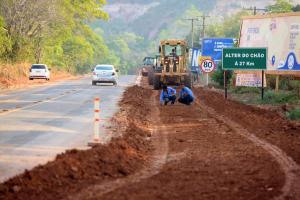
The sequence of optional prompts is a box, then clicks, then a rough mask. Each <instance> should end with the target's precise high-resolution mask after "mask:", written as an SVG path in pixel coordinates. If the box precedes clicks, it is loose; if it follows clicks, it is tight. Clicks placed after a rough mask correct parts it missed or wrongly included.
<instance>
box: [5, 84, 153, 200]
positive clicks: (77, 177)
mask: <svg viewBox="0 0 300 200" xmlns="http://www.w3.org/2000/svg"><path fill="white" fill-rule="evenodd" d="M133 94H135V95H134V96H133ZM148 95H149V91H148V90H143V89H142V88H139V87H132V88H130V89H128V90H127V91H126V92H125V94H124V98H123V100H122V101H121V103H120V104H121V107H122V109H121V111H120V112H119V113H118V114H117V115H116V117H115V118H114V119H113V123H114V124H115V125H114V129H115V130H118V133H114V134H117V135H122V137H118V138H114V139H113V140H112V141H111V142H110V143H109V144H108V145H100V146H97V147H94V148H92V149H90V150H87V151H79V150H71V151H67V152H66V153H64V154H61V155H58V156H57V158H56V159H55V161H53V162H49V163H48V164H46V165H43V166H38V167H36V168H34V169H33V170H31V171H26V172H25V173H23V174H21V175H19V176H17V177H14V178H12V179H10V180H8V181H7V182H5V183H3V184H1V185H0V199H14V200H15V199H22V200H24V199H43V200H44V199H61V198H66V197H67V196H68V195H70V194H72V193H73V192H79V191H80V190H81V189H83V188H85V187H87V186H89V185H93V184H100V183H102V182H105V181H109V180H112V179H117V178H122V177H126V176H128V175H130V174H132V173H134V172H136V171H137V170H139V169H141V168H142V167H143V166H144V165H145V163H146V161H147V159H148V154H149V152H150V150H151V143H150V142H149V140H146V138H147V137H148V136H149V131H147V128H145V129H142V128H141V127H147V126H148V124H149V122H148V119H147V115H148V113H149V111H150V108H149V105H147V104H145V103H144V101H143V98H146V97H147V96H148Z"/></svg>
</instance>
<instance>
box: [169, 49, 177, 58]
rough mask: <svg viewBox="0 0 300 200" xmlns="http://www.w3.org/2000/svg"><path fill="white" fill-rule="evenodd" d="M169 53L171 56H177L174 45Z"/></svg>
mask: <svg viewBox="0 0 300 200" xmlns="http://www.w3.org/2000/svg"><path fill="white" fill-rule="evenodd" d="M170 55H171V56H173V57H177V53H176V47H175V48H174V49H172V52H171V53H170Z"/></svg>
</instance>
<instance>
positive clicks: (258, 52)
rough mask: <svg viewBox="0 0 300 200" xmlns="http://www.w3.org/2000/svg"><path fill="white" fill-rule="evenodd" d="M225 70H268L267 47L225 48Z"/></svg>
mask: <svg viewBox="0 0 300 200" xmlns="http://www.w3.org/2000/svg"><path fill="white" fill-rule="evenodd" d="M222 57H223V59H222V61H223V69H224V70H266V69H267V57H268V56H267V49H266V48H224V49H223V55H222Z"/></svg>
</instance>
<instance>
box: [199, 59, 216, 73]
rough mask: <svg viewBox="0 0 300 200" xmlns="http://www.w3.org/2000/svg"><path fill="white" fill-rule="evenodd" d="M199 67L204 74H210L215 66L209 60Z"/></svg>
mask: <svg viewBox="0 0 300 200" xmlns="http://www.w3.org/2000/svg"><path fill="white" fill-rule="evenodd" d="M200 67H201V70H202V71H203V72H204V73H210V72H212V71H214V70H215V69H216V65H215V63H214V61H212V60H211V59H205V60H203V61H202V63H201V65H200Z"/></svg>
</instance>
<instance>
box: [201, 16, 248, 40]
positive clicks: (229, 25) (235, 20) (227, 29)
mask: <svg viewBox="0 0 300 200" xmlns="http://www.w3.org/2000/svg"><path fill="white" fill-rule="evenodd" d="M247 15H249V12H246V11H241V12H238V13H237V14H235V15H232V16H230V17H227V18H225V19H224V21H223V22H222V23H211V25H209V26H208V29H207V32H206V34H207V35H208V36H209V37H229V38H238V37H239V34H240V26H241V18H242V17H243V16H247Z"/></svg>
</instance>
